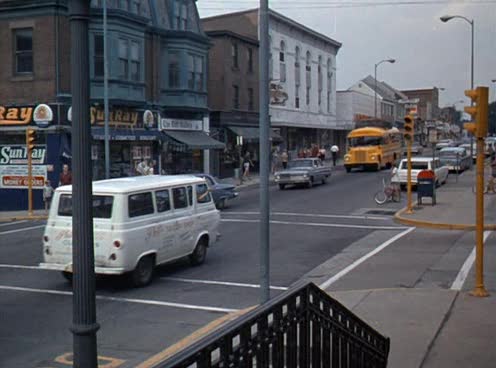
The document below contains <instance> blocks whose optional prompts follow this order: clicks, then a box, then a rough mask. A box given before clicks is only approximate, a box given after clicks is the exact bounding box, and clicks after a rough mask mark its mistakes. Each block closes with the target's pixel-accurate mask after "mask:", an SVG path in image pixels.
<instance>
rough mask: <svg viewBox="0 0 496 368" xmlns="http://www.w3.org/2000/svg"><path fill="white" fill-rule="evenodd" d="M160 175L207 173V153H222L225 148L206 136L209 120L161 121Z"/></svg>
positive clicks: (169, 119)
mask: <svg viewBox="0 0 496 368" xmlns="http://www.w3.org/2000/svg"><path fill="white" fill-rule="evenodd" d="M159 130H160V131H161V132H162V134H163V137H162V150H161V165H160V167H161V172H162V173H165V174H185V173H200V172H210V150H223V149H224V148H225V144H224V143H222V142H219V141H218V140H216V139H214V138H212V137H210V136H209V135H208V118H203V119H177V118H162V119H161V120H160V123H159Z"/></svg>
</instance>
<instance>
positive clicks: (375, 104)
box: [374, 59, 396, 120]
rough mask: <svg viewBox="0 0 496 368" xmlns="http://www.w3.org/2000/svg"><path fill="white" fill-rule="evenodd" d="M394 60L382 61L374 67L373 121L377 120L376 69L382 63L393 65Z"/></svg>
mask: <svg viewBox="0 0 496 368" xmlns="http://www.w3.org/2000/svg"><path fill="white" fill-rule="evenodd" d="M395 62H396V60H395V59H384V60H381V61H379V62H378V63H376V64H375V65H374V120H377V67H378V66H379V65H381V64H382V63H391V64H394V63H395Z"/></svg>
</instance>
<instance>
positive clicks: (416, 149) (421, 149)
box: [412, 142, 424, 155]
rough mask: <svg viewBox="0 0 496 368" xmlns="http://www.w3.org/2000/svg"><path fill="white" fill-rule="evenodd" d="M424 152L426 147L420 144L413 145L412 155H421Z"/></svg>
mask: <svg viewBox="0 0 496 368" xmlns="http://www.w3.org/2000/svg"><path fill="white" fill-rule="evenodd" d="M422 152H424V147H422V145H421V144H420V143H418V142H413V143H412V154H413V155H421V154H422Z"/></svg>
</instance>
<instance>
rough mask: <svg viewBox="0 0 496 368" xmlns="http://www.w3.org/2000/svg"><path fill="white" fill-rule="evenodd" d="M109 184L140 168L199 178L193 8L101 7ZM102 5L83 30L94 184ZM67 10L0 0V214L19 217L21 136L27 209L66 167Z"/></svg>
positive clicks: (200, 109) (202, 161)
mask: <svg viewBox="0 0 496 368" xmlns="http://www.w3.org/2000/svg"><path fill="white" fill-rule="evenodd" d="M106 3H107V9H108V12H107V13H108V17H107V19H108V32H107V38H106V40H107V50H108V51H107V56H108V59H107V60H108V71H109V74H108V86H109V87H108V97H109V109H110V114H109V116H108V119H107V120H108V121H109V127H110V134H109V137H108V139H109V141H110V162H111V166H110V176H111V177H120V176H129V175H136V164H137V163H138V162H140V161H141V160H143V159H146V160H149V161H150V162H154V163H155V167H154V170H155V172H158V171H161V172H167V173H177V172H188V171H204V170H205V169H206V168H208V166H209V157H208V152H209V151H208V149H218V148H223V147H224V145H223V144H222V143H220V142H218V141H216V140H213V139H212V138H210V137H209V136H208V132H209V114H208V108H207V67H206V65H207V55H208V48H209V46H210V43H209V40H208V38H207V37H206V35H205V34H204V33H203V31H202V30H201V26H200V23H199V17H198V12H197V9H196V3H195V1H194V0H161V1H147V0H119V1H116V0H110V1H107V2H106ZM102 4H103V1H102V0H92V1H91V17H90V24H89V34H88V39H89V63H90V91H91V104H90V106H88V109H90V121H88V124H89V125H91V132H92V142H91V157H92V160H93V179H100V178H103V177H104V175H105V167H104V162H105V158H104V140H105V139H106V138H107V137H106V136H105V134H104V128H103V126H104V121H105V116H104V107H103V106H104V101H103V95H104V89H103V84H104V81H103V77H104V55H103V43H104V42H103V21H102V8H101V6H102ZM68 15H69V14H68V1H67V0H60V1H49V0H36V1H34V0H26V1H24V2H23V4H21V5H20V4H19V2H18V1H12V0H0V35H1V36H2V39H3V40H4V42H2V43H0V50H1V51H2V52H3V53H4V55H11V57H10V58H9V57H6V58H5V62H4V63H3V65H2V67H0V76H1V78H0V113H1V114H0V130H1V132H0V137H1V138H0V150H1V151H2V152H9V154H6V156H5V157H6V158H5V159H4V160H2V161H1V162H0V182H1V184H0V191H1V192H2V197H4V196H5V197H4V198H9V199H11V200H9V202H8V203H6V202H2V209H4V210H5V209H25V208H27V203H26V202H27V200H26V198H27V195H26V188H27V185H26V175H27V166H26V163H27V157H26V149H25V131H26V128H27V127H34V128H35V129H36V130H37V142H36V143H37V152H38V158H37V160H35V165H34V166H35V167H34V169H33V170H34V173H35V174H34V176H35V190H34V199H35V208H39V207H41V206H42V205H43V204H42V193H41V187H42V183H43V181H44V180H45V179H49V180H50V181H51V185H52V186H57V184H58V175H59V173H60V171H61V167H62V164H64V163H68V164H69V165H70V163H71V140H72V139H75V137H72V135H71V120H72V119H71V90H70V63H71V60H70V47H71V45H70V24H69V17H68Z"/></svg>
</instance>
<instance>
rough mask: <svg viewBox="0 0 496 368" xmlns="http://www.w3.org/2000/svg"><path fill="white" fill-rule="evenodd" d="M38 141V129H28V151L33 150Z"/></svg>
mask: <svg viewBox="0 0 496 368" xmlns="http://www.w3.org/2000/svg"><path fill="white" fill-rule="evenodd" d="M35 142H36V130H34V129H32V128H27V129H26V147H27V149H28V152H33V149H34V144H35Z"/></svg>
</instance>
